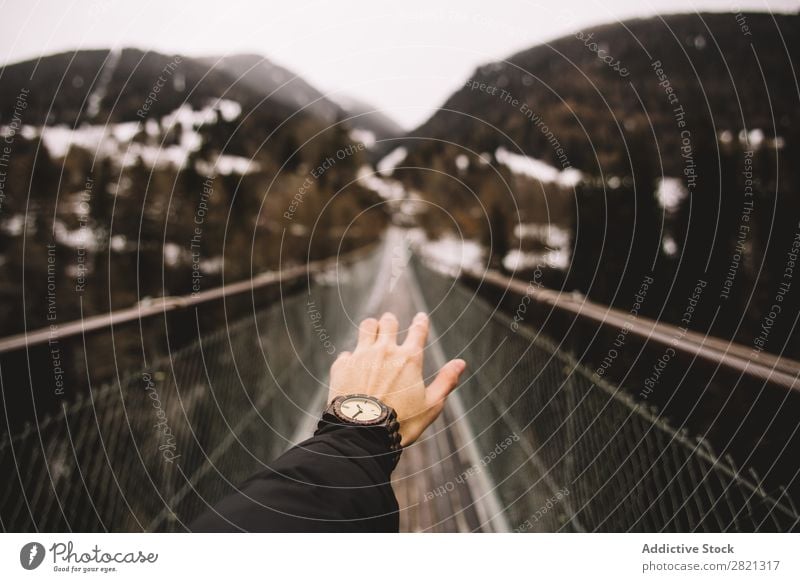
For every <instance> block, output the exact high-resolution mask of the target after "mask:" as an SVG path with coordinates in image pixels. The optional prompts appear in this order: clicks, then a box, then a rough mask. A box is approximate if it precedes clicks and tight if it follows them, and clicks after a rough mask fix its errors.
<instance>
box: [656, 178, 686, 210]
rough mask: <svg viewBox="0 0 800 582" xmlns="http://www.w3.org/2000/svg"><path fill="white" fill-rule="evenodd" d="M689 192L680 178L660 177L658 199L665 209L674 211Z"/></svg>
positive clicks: (657, 191)
mask: <svg viewBox="0 0 800 582" xmlns="http://www.w3.org/2000/svg"><path fill="white" fill-rule="evenodd" d="M688 194H689V192H688V191H687V190H686V186H684V185H683V181H682V180H681V179H680V178H660V179H659V180H658V186H656V199H658V202H659V203H660V204H661V207H662V208H663V209H664V210H667V211H669V212H674V211H675V210H677V209H678V207H679V206H680V205H681V202H682V201H683V199H684V198H686V196H688Z"/></svg>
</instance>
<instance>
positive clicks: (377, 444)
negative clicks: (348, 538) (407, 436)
mask: <svg viewBox="0 0 800 582" xmlns="http://www.w3.org/2000/svg"><path fill="white" fill-rule="evenodd" d="M393 465H394V461H393V459H392V455H391V452H390V451H389V448H388V445H387V441H386V439H385V437H383V436H382V434H381V432H380V431H376V430H374V429H369V428H361V427H347V426H337V425H322V424H321V429H320V430H318V431H317V432H316V433H315V435H314V437H312V438H311V439H309V440H307V441H305V442H303V443H300V444H299V445H297V446H296V447H293V448H292V449H290V450H289V451H287V452H286V453H285V454H284V455H282V456H281V457H280V458H278V459H277V460H276V461H275V462H274V463H273V464H272V465H271V466H270V468H269V469H267V470H265V471H262V472H260V473H258V474H257V475H255V476H253V477H252V478H251V479H249V480H248V481H246V482H245V483H244V484H243V485H242V486H241V487H240V490H239V491H238V492H237V493H235V494H233V495H230V496H228V497H227V498H225V499H224V500H223V501H222V502H220V503H219V504H218V505H217V506H215V507H214V508H213V509H211V510H209V511H207V512H206V513H205V514H204V515H203V516H201V517H200V518H199V519H198V520H197V521H195V522H194V524H192V529H193V530H194V531H241V530H244V531H281V532H288V531H294V532H343V531H344V532H346V531H397V530H398V516H397V512H398V506H397V500H396V498H395V496H394V491H393V490H392V487H391V482H390V478H391V472H392V469H393Z"/></svg>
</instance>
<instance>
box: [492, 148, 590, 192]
mask: <svg viewBox="0 0 800 582" xmlns="http://www.w3.org/2000/svg"><path fill="white" fill-rule="evenodd" d="M494 155H495V158H496V159H497V162H498V163H500V164H503V165H504V166H506V167H507V168H508V169H509V170H511V172H512V173H513V174H517V175H521V176H528V177H529V178H533V179H535V180H539V181H540V182H545V183H555V184H558V185H560V186H563V187H565V188H574V187H575V186H577V185H578V183H579V182H580V181H581V178H582V174H581V172H580V171H579V170H576V169H575V168H567V169H565V170H559V169H558V168H556V167H554V166H551V165H550V164H548V163H546V162H543V161H541V160H537V159H536V158H532V157H530V156H525V155H522V154H515V153H514V152H510V151H508V150H507V149H505V148H504V147H502V146H501V147H499V148H497V151H495V154H494Z"/></svg>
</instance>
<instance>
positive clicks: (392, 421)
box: [322, 394, 403, 467]
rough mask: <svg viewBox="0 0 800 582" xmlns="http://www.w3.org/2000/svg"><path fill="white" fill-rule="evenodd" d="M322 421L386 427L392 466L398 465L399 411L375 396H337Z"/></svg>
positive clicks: (399, 448) (323, 415) (326, 410)
mask: <svg viewBox="0 0 800 582" xmlns="http://www.w3.org/2000/svg"><path fill="white" fill-rule="evenodd" d="M322 422H328V423H334V424H342V425H345V426H354V427H356V426H360V427H377V428H385V429H386V436H387V438H388V445H389V450H390V451H391V452H392V456H391V459H392V467H395V466H397V462H398V461H399V460H400V453H401V452H402V451H403V449H402V447H401V446H400V423H399V422H397V413H396V412H395V411H394V409H393V408H392V407H390V406H386V405H385V404H384V403H383V402H381V401H380V400H378V399H377V398H375V397H374V396H367V395H366V394H347V395H344V396H337V397H336V398H334V399H333V401H332V402H331V403H330V404H329V405H328V408H326V409H325V412H324V413H323V414H322Z"/></svg>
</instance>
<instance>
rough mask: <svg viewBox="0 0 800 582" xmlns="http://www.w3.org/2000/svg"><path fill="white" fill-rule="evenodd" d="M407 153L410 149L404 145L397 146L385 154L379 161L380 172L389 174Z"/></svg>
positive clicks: (385, 174)
mask: <svg viewBox="0 0 800 582" xmlns="http://www.w3.org/2000/svg"><path fill="white" fill-rule="evenodd" d="M407 155H408V150H407V149H406V148H404V147H402V146H400V147H399V148H395V149H394V150H392V151H391V152H390V153H389V154H387V155H386V156H384V157H383V158H382V159H381V161H380V162H378V165H377V168H378V172H380V173H381V174H382V175H383V176H388V175H389V174H391V173H392V172H393V171H394V169H395V168H396V167H397V166H398V165H399V164H400V163H401V162H402V161H403V160H405V159H406V156H407Z"/></svg>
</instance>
